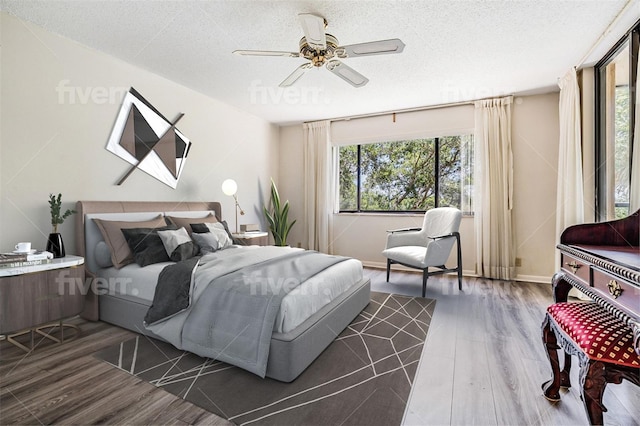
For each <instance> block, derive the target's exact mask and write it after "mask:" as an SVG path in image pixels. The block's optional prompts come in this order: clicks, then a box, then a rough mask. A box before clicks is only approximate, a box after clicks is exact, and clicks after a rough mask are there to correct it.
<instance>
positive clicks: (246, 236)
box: [231, 232, 269, 238]
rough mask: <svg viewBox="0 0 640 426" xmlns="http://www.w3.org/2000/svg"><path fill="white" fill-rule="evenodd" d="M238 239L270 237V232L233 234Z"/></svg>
mask: <svg viewBox="0 0 640 426" xmlns="http://www.w3.org/2000/svg"><path fill="white" fill-rule="evenodd" d="M231 235H233V236H234V237H236V238H260V237H266V236H268V235H269V233H268V232H238V233H233V234H231Z"/></svg>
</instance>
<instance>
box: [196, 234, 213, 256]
mask: <svg viewBox="0 0 640 426" xmlns="http://www.w3.org/2000/svg"><path fill="white" fill-rule="evenodd" d="M191 238H193V241H195V242H196V244H197V245H198V246H199V247H200V253H201V254H207V253H213V252H214V251H216V250H218V238H217V237H216V236H215V234H212V233H211V232H205V233H204V234H197V233H195V232H194V233H193V234H191Z"/></svg>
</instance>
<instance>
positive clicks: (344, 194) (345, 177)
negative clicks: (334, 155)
mask: <svg viewBox="0 0 640 426" xmlns="http://www.w3.org/2000/svg"><path fill="white" fill-rule="evenodd" d="M338 157H339V162H340V210H341V211H355V210H357V208H358V201H357V196H358V193H357V188H358V146H357V145H351V146H341V147H340V150H339V151H338Z"/></svg>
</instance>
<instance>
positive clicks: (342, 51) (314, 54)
mask: <svg viewBox="0 0 640 426" xmlns="http://www.w3.org/2000/svg"><path fill="white" fill-rule="evenodd" d="M298 19H299V21H300V25H301V26H302V31H303V32H304V37H302V38H301V39H300V52H283V51H269V50H236V51H234V52H233V53H235V54H236V55H243V56H284V57H290V58H305V59H307V60H309V62H307V63H304V64H302V65H300V66H299V67H298V68H296V69H295V71H293V72H292V73H291V75H289V77H287V78H285V79H284V81H283V82H282V83H280V87H289V86H291V85H292V84H293V83H295V82H296V81H297V80H298V79H299V78H300V77H302V75H303V74H304V73H305V72H306V71H308V70H310V69H311V68H313V67H321V66H323V65H326V68H327V69H328V70H329V71H331V72H332V73H333V74H335V75H337V76H338V77H340V78H341V79H343V80H344V81H346V82H347V83H349V84H351V85H352V86H354V87H362V86H364V85H365V84H367V83H368V82H369V79H368V78H367V77H365V76H363V75H362V74H360V73H359V72H357V71H356V70H354V69H353V68H351V67H349V66H347V65H345V64H344V63H343V62H342V61H340V60H339V59H345V58H356V57H360V56H371V55H386V54H390V53H400V52H402V51H403V50H404V43H403V42H402V41H401V40H400V39H397V38H394V39H391V40H379V41H370V42H368V43H358V44H350V45H347V46H340V45H339V43H338V39H337V38H335V37H334V36H332V35H331V34H328V33H326V32H325V27H326V26H327V20H326V19H324V18H323V17H322V16H318V15H314V14H312V13H300V14H298ZM338 58H339V59H338Z"/></svg>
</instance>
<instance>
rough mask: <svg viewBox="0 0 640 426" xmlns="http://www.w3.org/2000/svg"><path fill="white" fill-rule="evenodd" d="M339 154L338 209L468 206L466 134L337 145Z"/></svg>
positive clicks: (407, 209)
mask: <svg viewBox="0 0 640 426" xmlns="http://www.w3.org/2000/svg"><path fill="white" fill-rule="evenodd" d="M339 158H340V160H339V161H340V169H339V173H340V211H343V212H358V211H359V212H367V211H369V212H375V211H394V212H397V211H403V212H411V211H416V212H422V211H425V210H428V209H431V208H434V207H444V206H455V207H458V208H460V209H461V210H463V211H465V212H471V211H472V206H471V195H472V192H473V173H472V171H473V138H472V136H471V135H461V136H445V137H440V138H430V139H413V140H406V141H397V142H382V143H372V144H364V145H349V146H343V147H340V151H339Z"/></svg>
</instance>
